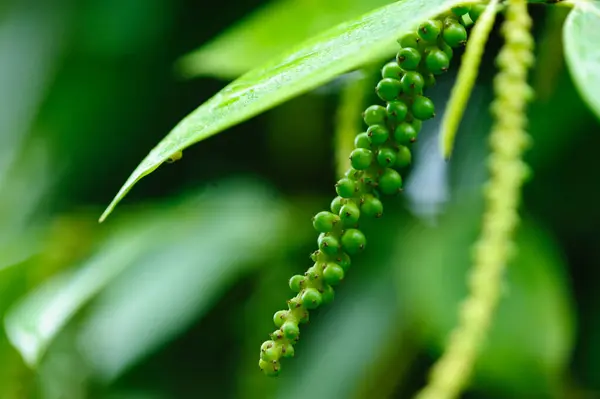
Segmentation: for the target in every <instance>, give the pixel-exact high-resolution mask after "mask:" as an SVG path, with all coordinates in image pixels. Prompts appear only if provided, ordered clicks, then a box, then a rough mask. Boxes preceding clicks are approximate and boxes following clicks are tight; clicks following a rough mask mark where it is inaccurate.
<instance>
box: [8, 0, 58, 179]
mask: <svg viewBox="0 0 600 399" xmlns="http://www.w3.org/2000/svg"><path fill="white" fill-rule="evenodd" d="M61 3H62V2H61V1H57V2H52V4H50V3H45V2H42V3H40V4H39V5H36V6H32V5H31V4H29V3H27V2H24V1H17V2H14V4H10V5H9V6H8V8H7V10H6V14H5V15H3V17H2V21H1V23H0V87H2V90H1V91H0V188H1V186H2V184H3V180H4V179H5V174H6V173H7V170H8V168H9V166H10V165H11V164H12V163H13V162H14V161H15V159H16V157H17V156H18V154H19V150H20V148H21V144H22V142H23V139H24V137H25V136H26V135H27V134H28V133H29V130H30V128H31V124H32V123H33V121H34V118H35V116H36V115H37V112H38V107H39V106H40V104H41V102H42V101H43V100H44V97H45V95H46V90H47V86H48V84H49V83H50V81H51V80H52V78H53V75H54V73H55V70H56V67H57V61H58V60H59V57H60V55H61V51H62V46H63V36H64V31H65V26H67V25H66V24H65V20H66V15H65V12H64V9H63V7H62V4H61Z"/></svg>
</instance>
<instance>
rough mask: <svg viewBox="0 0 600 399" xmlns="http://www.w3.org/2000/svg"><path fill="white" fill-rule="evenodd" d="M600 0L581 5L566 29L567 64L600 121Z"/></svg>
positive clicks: (572, 12)
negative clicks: (599, 27)
mask: <svg viewBox="0 0 600 399" xmlns="http://www.w3.org/2000/svg"><path fill="white" fill-rule="evenodd" d="M598 26H600V1H587V2H583V1H582V2H577V3H576V4H575V8H574V9H573V11H571V13H570V14H569V16H568V17H567V20H566V22H565V25H564V28H563V39H564V51H565V56H566V60H567V65H568V66H569V70H570V71H571V75H572V76H573V80H574V81H575V85H576V86H577V88H578V89H579V92H580V93H581V96H582V97H583V99H584V101H585V102H586V103H587V105H588V106H589V107H590V109H591V110H592V111H593V112H594V113H595V114H596V116H598V118H600V46H599V45H598V43H600V29H598Z"/></svg>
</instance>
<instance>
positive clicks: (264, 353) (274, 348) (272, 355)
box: [260, 341, 281, 362]
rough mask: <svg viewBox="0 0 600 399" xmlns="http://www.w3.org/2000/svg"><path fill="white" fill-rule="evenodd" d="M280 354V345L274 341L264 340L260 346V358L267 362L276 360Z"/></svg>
mask: <svg viewBox="0 0 600 399" xmlns="http://www.w3.org/2000/svg"><path fill="white" fill-rule="evenodd" d="M280 356H281V347H280V345H277V343H275V342H274V341H265V342H263V344H262V345H261V347H260V358H261V359H262V360H264V361H267V362H272V361H273V360H278V359H279V357H280Z"/></svg>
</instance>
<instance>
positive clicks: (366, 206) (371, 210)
mask: <svg viewBox="0 0 600 399" xmlns="http://www.w3.org/2000/svg"><path fill="white" fill-rule="evenodd" d="M360 202H361V203H360V211H361V212H362V214H363V215H365V216H368V217H376V218H379V217H381V215H382V214H383V204H382V203H381V201H380V200H379V198H377V197H375V196H374V195H373V194H366V195H364V196H363V197H362V199H361V201H360Z"/></svg>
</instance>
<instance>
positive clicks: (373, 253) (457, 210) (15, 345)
mask: <svg viewBox="0 0 600 399" xmlns="http://www.w3.org/2000/svg"><path fill="white" fill-rule="evenodd" d="M341 3H343V6H342V5H341ZM375 3H377V4H375ZM386 3H387V2H384V1H381V2H372V1H366V0H353V1H350V2H340V1H336V0H327V1H324V0H321V1H319V2H316V1H313V0H279V1H274V2H272V3H269V4H264V3H262V2H259V1H258V0H254V1H244V2H242V1H233V0H232V1H231V2H230V3H228V6H227V7H222V8H220V11H219V12H218V13H215V12H209V11H207V9H206V8H205V6H204V5H203V4H202V2H192V1H188V0H177V1H169V0H119V1H117V0H83V1H77V2H76V1H73V0H55V1H52V2H38V1H33V0H30V1H5V2H4V3H2V4H0V82H1V83H0V87H2V89H3V90H1V91H0V220H1V221H2V223H1V224H0V314H1V315H2V319H3V322H4V323H3V325H4V328H3V329H2V331H1V332H0V364H1V365H2V367H0V398H3V399H4V398H8V399H12V398H15V399H16V398H18V399H21V398H30V397H32V398H33V397H35V398H38V397H39V398H49V399H53V398H69V399H70V398H90V397H92V398H188V397H189V398H192V397H209V398H212V397H215V398H224V397H235V398H279V397H284V396H285V397H286V398H290V397H292V398H295V397H298V398H300V397H315V398H362V397H400V398H401V397H407V396H408V395H410V394H411V393H412V392H414V391H415V390H416V389H418V388H419V387H420V386H421V385H422V384H423V382H424V378H425V373H426V370H427V368H428V367H429V365H430V364H431V363H432V362H433V360H434V359H435V358H436V356H437V355H438V354H439V351H440V349H441V345H442V344H443V341H444V338H445V336H446V334H447V332H448V331H449V329H450V328H451V327H452V326H453V325H454V324H455V315H456V305H457V303H458V301H459V300H460V299H461V298H462V297H463V296H464V294H465V292H466V291H465V289H466V287H465V281H464V275H465V271H466V268H467V267H468V266H469V249H470V245H471V243H472V242H473V240H474V238H475V237H476V234H477V231H478V226H479V216H480V214H481V207H482V204H481V195H480V191H481V185H482V183H483V181H484V179H485V177H486V176H485V170H484V169H483V168H482V167H481V165H482V164H483V162H484V159H485V156H486V152H487V147H486V142H485V140H486V137H487V133H488V130H489V125H490V120H489V116H488V112H487V106H488V104H489V103H490V100H491V96H492V94H491V91H490V90H491V84H490V83H491V78H492V76H493V73H494V62H493V57H494V55H495V54H496V53H497V49H498V47H499V46H500V44H501V42H500V40H499V37H498V34H497V31H495V32H494V33H493V35H492V38H491V40H490V44H489V46H488V49H487V51H486V55H485V59H484V60H483V64H482V71H481V76H480V78H479V80H478V84H477V87H476V90H475V92H474V94H473V97H472V99H471V102H470V105H469V107H470V108H469V112H468V114H467V117H466V119H465V120H464V122H463V124H462V127H461V131H460V132H459V136H458V142H457V146H456V149H455V152H454V156H453V160H452V162H450V163H446V162H445V161H443V160H442V159H441V156H440V154H439V151H438V149H437V142H438V140H437V133H438V131H437V128H438V126H437V123H438V122H437V121H436V120H434V121H432V122H429V123H426V124H425V128H424V130H423V134H422V138H421V139H420V142H419V143H418V145H417V149H416V150H415V151H416V154H415V159H416V160H415V163H414V166H413V168H412V171H411V174H410V176H409V178H408V181H407V187H406V190H405V195H404V196H403V197H402V198H401V199H399V200H398V201H395V202H394V201H388V202H387V208H386V217H384V218H382V219H381V220H378V221H375V222H373V223H372V224H371V225H369V226H366V229H367V233H368V235H367V237H369V250H368V251H367V252H366V253H365V254H364V255H361V257H360V258H357V261H356V262H355V263H354V265H353V269H352V273H350V274H349V276H348V278H347V279H346V281H345V283H344V284H343V286H341V287H340V289H339V290H338V292H337V297H336V301H335V302H334V304H332V305H331V306H329V307H327V308H323V309H322V310H319V311H318V312H315V313H314V316H311V323H310V325H309V326H308V327H307V328H305V329H304V330H303V338H302V340H301V341H300V343H299V344H298V346H297V350H296V353H297V357H296V359H294V360H292V361H287V362H285V363H284V364H283V367H284V370H283V375H282V376H281V377H280V378H278V379H276V380H273V379H266V378H265V377H264V376H263V375H262V373H260V371H259V370H258V366H257V362H258V347H259V346H260V343H261V342H262V341H263V340H264V339H265V338H266V336H267V333H268V332H269V331H271V330H272V321H271V315H272V313H273V312H274V311H275V310H278V309H279V308H281V306H282V304H283V303H284V301H285V299H287V297H288V295H289V292H288V289H287V284H286V282H287V279H288V278H289V276H290V275H292V274H294V273H299V272H301V271H303V270H304V269H305V268H306V267H307V266H309V259H308V255H309V253H310V252H311V251H312V250H313V249H314V246H315V238H316V234H315V233H314V232H313V231H312V227H311V225H310V217H311V216H312V215H313V214H315V213H316V212H318V211H319V210H321V209H324V208H325V207H327V206H328V204H329V201H330V200H331V198H332V197H333V194H334V191H333V183H334V181H335V162H334V154H335V148H334V138H333V133H332V132H333V131H334V130H335V128H336V125H335V121H336V118H335V115H336V112H337V107H338V103H339V99H340V91H341V88H342V87H343V86H344V85H346V84H348V83H349V82H353V81H354V80H355V79H359V78H360V77H359V76H357V74H356V73H349V74H345V75H342V76H341V77H339V78H338V79H336V80H334V81H333V82H331V83H328V84H326V85H325V86H322V87H320V88H317V89H315V90H313V91H311V92H309V93H307V94H304V95H302V96H300V97H297V98H294V99H293V100H290V101H288V102H285V103H283V104H281V105H279V106H277V107H276V108H273V109H272V110H270V111H268V112H266V113H264V114H261V115H259V116H257V117H255V118H253V119H251V120H249V121H247V122H244V123H243V124H240V125H238V126H235V127H232V128H231V129H229V130H228V131H227V132H225V133H223V134H221V135H219V136H214V137H211V138H209V139H207V140H206V141H204V142H203V143H202V144H200V145H196V146H193V147H190V148H189V149H188V150H186V151H185V154H184V158H183V159H182V160H181V161H178V162H176V163H174V164H171V165H165V166H163V167H161V168H159V169H158V170H157V171H156V172H155V173H154V175H153V176H152V178H149V179H146V180H145V181H143V182H142V183H140V184H139V185H138V186H136V189H135V190H133V191H132V193H131V194H130V195H129V197H127V199H126V200H125V201H124V203H123V204H122V205H121V207H120V208H118V209H117V210H116V212H115V214H114V215H112V216H111V218H109V219H108V221H107V222H105V223H104V224H102V225H98V224H97V218H98V216H99V215H100V213H101V212H102V210H103V208H104V207H105V206H106V204H107V203H108V202H109V200H110V199H111V198H112V195H113V194H114V192H115V191H116V190H117V189H118V188H119V187H120V185H121V184H122V183H123V181H124V180H125V179H126V178H127V176H128V175H129V173H130V171H131V170H133V169H134V167H135V166H136V165H137V164H138V162H139V160H140V159H142V158H143V157H144V156H145V155H146V154H147V153H148V151H149V150H150V149H151V148H152V147H153V146H154V144H155V143H156V142H158V141H159V140H161V139H162V138H163V137H164V135H165V133H166V132H168V131H169V130H170V129H171V128H172V127H173V126H174V125H175V124H176V123H177V122H178V121H180V120H181V119H182V118H183V117H184V116H185V115H187V114H188V113H190V112H191V111H192V110H193V109H195V108H196V107H197V106H198V105H199V104H200V103H203V102H204V101H206V100H207V99H208V98H209V97H211V96H212V95H213V94H214V93H215V92H217V91H218V90H220V89H221V88H223V87H224V86H225V85H226V84H228V83H229V81H230V79H233V78H235V77H237V76H238V75H240V74H242V73H244V72H246V71H247V70H249V69H251V68H253V67H255V66H257V65H259V64H262V63H263V62H264V61H266V60H267V59H269V58H270V57H272V56H274V55H276V54H278V53H279V52H280V51H281V50H283V49H286V48H290V47H293V46H295V45H296V44H297V43H298V42H299V41H301V40H303V39H305V38H307V37H309V36H312V35H314V34H316V33H319V32H320V31H321V30H323V29H326V28H329V27H332V26H334V25H336V24H338V23H339V22H341V21H343V20H345V19H347V18H351V17H356V16H358V15H360V14H362V13H364V12H366V11H369V10H371V9H373V8H374V7H376V6H379V5H383V4H386ZM340 7H343V9H344V12H343V13H340V12H339V10H340ZM530 8H531V12H532V13H533V16H534V21H535V34H536V36H537V38H538V40H537V43H538V48H537V53H538V59H539V60H538V69H537V70H536V73H535V75H534V76H533V77H532V82H533V84H534V87H535V89H536V93H537V97H536V101H535V102H534V103H533V105H532V107H531V110H530V111H531V112H530V115H531V134H532V136H533V139H534V147H533V149H532V150H531V151H530V152H529V153H528V162H529V163H530V165H531V166H532V169H533V179H532V180H531V181H530V182H529V184H528V185H527V187H526V189H525V193H524V206H523V212H522V213H523V215H524V220H525V224H524V227H523V228H522V229H521V231H520V235H519V245H520V250H519V253H518V256H517V259H516V260H515V261H514V262H513V264H512V265H511V267H510V269H509V273H508V275H507V283H506V293H505V297H504V299H503V303H502V305H501V309H500V312H499V315H498V318H497V320H496V323H495V324H494V330H493V332H492V334H491V337H490V340H489V343H488V345H487V346H486V348H485V352H484V354H483V356H482V358H481V361H480V362H479V364H478V368H477V374H476V378H475V381H474V386H473V388H472V390H471V391H470V392H469V393H468V394H467V396H468V397H473V398H475V397H485V398H496V397H497V398H504V397H506V398H511V397H561V398H564V397H596V396H598V395H600V363H599V362H600V360H598V359H600V346H599V345H598V344H597V342H599V341H600V322H599V320H600V319H598V316H597V315H598V314H600V297H598V295H597V293H596V289H595V287H594V284H593V282H594V281H596V280H597V278H598V272H597V270H596V269H597V268H596V267H595V266H596V265H598V264H599V263H600V252H599V249H598V248H599V247H598V245H597V243H598V236H599V234H598V228H597V225H598V222H599V221H600V211H599V210H598V207H597V206H596V204H597V203H598V202H599V201H600V185H598V184H597V183H596V182H597V179H596V178H595V177H594V176H595V173H594V171H595V169H597V167H598V161H597V157H596V156H595V152H596V148H598V146H599V145H600V135H599V134H598V133H599V132H600V126H599V124H598V119H596V118H595V117H594V115H593V114H592V112H591V111H589V110H588V108H587V107H586V105H584V103H583V101H582V100H581V97H580V95H579V94H578V92H577V90H576V88H575V87H576V85H574V84H573V81H572V80H571V77H570V75H569V74H568V73H567V70H566V64H565V61H564V59H563V55H562V52H561V51H560V46H557V45H556V43H557V41H558V42H560V40H561V38H562V36H561V27H562V23H563V21H564V18H565V16H566V12H565V11H566V10H564V9H550V8H546V7H544V6H531V7H530ZM290 15H293V18H292V17H291V16H290ZM293 20H298V21H302V22H301V23H290V22H287V23H285V24H283V23H282V22H284V21H293ZM500 22H501V18H500V19H499V21H498V24H499V23H500ZM498 24H497V25H498ZM232 26H233V28H230V27H232ZM282 26H283V27H284V28H282ZM258 27H260V28H258ZM226 28H229V31H228V33H226V34H225V35H223V36H219V37H218V38H216V39H215V37H217V35H218V34H219V33H220V32H222V31H224V30H225V29H226ZM496 29H497V27H496ZM569 40H570V39H569ZM202 43H208V44H207V46H205V47H203V49H201V50H199V51H195V52H192V51H193V50H195V49H196V48H197V47H198V46H199V45H200V44H202ZM211 43H212V44H211ZM590 51H591V50H590ZM188 53H191V54H193V55H191V56H187V57H185V58H181V57H182V56H184V55H186V54H188ZM249 55H251V56H249ZM457 67H458V63H456V65H454V68H453V72H451V73H449V74H448V76H444V77H443V78H442V79H441V80H440V82H439V84H438V85H437V86H436V87H435V88H434V89H432V91H431V96H432V98H433V99H434V101H436V104H439V107H440V108H443V104H444V102H445V99H446V98H447V97H448V94H449V91H450V87H451V85H452V82H453V78H454V75H453V74H455V73H456V68H457ZM181 71H184V72H185V73H186V74H187V75H188V76H190V75H195V76H196V78H195V79H192V80H184V79H181V75H180V72H181ZM198 75H200V76H198ZM365 80H367V81H368V80H371V81H372V80H373V79H365ZM369 93H372V94H370V97H369V98H368V99H367V100H368V101H369V102H375V101H376V98H375V95H374V92H373V91H369Z"/></svg>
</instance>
